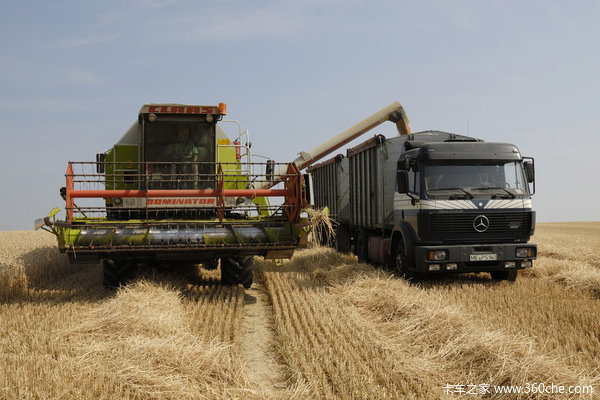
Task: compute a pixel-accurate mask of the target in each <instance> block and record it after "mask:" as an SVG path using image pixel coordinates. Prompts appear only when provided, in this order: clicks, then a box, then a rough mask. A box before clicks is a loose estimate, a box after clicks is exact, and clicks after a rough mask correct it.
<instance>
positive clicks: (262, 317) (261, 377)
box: [240, 282, 286, 390]
mask: <svg viewBox="0 0 600 400" xmlns="http://www.w3.org/2000/svg"><path fill="white" fill-rule="evenodd" d="M272 314H273V312H272V308H271V305H270V304H269V298H268V296H267V293H266V291H265V288H264V286H263V285H262V283H260V282H255V283H254V285H252V287H251V288H250V289H248V290H246V294H245V296H244V316H243V318H242V323H241V337H240V346H241V354H242V358H243V360H244V361H245V363H246V367H247V369H248V371H249V373H250V374H251V376H252V377H253V378H254V379H255V380H256V381H257V382H260V383H261V384H262V385H266V386H269V387H270V388H271V389H275V390H277V389H281V390H283V389H284V388H285V387H286V383H285V367H284V366H283V365H282V364H281V363H280V362H279V361H278V360H277V353H276V350H275V349H274V343H275V337H274V336H275V335H274V333H273V328H272V327H273V321H272Z"/></svg>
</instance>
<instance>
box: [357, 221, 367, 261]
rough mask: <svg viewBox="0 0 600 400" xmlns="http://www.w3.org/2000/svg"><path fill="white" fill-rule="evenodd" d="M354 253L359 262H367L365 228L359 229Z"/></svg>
mask: <svg viewBox="0 0 600 400" xmlns="http://www.w3.org/2000/svg"><path fill="white" fill-rule="evenodd" d="M356 255H357V256H358V261H359V262H364V263H366V262H369V232H368V231H367V230H366V229H360V230H359V232H358V240H357V241H356Z"/></svg>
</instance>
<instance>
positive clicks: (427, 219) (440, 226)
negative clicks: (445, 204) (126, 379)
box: [419, 211, 532, 242]
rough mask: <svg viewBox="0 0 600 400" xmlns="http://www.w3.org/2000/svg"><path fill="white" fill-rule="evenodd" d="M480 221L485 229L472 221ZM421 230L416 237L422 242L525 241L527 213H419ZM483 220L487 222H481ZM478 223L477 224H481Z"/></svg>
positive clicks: (530, 214) (528, 229)
mask: <svg viewBox="0 0 600 400" xmlns="http://www.w3.org/2000/svg"><path fill="white" fill-rule="evenodd" d="M479 216H482V217H484V218H480V220H481V219H483V222H488V223H487V225H488V226H487V228H486V229H483V228H484V227H483V226H481V225H480V226H478V229H479V231H478V229H476V227H475V225H477V224H475V219H476V218H478V217H479ZM421 218H423V220H422V221H420V222H424V223H423V224H421V223H419V226H420V227H423V230H422V231H420V232H419V235H420V236H421V238H422V239H423V240H436V241H440V240H443V241H444V242H457V241H464V240H475V241H478V242H487V241H497V240H509V241H511V242H512V241H513V240H515V239H528V238H529V233H530V231H531V223H532V213H531V212H518V211H517V212H462V213H426V214H425V213H424V214H421ZM486 218H487V221H486V220H485V219H486ZM480 220H478V222H481V221H480Z"/></svg>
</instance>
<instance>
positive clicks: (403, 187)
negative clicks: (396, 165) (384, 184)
mask: <svg viewBox="0 0 600 400" xmlns="http://www.w3.org/2000/svg"><path fill="white" fill-rule="evenodd" d="M396 181H397V186H398V193H408V177H407V175H406V171H405V170H398V174H397V175H396Z"/></svg>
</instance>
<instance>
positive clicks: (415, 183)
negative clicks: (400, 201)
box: [408, 165, 421, 193]
mask: <svg viewBox="0 0 600 400" xmlns="http://www.w3.org/2000/svg"><path fill="white" fill-rule="evenodd" d="M420 183H421V180H420V174H419V171H418V167H417V166H416V165H411V166H410V169H409V170H408V191H409V192H411V193H421V184H420Z"/></svg>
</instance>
